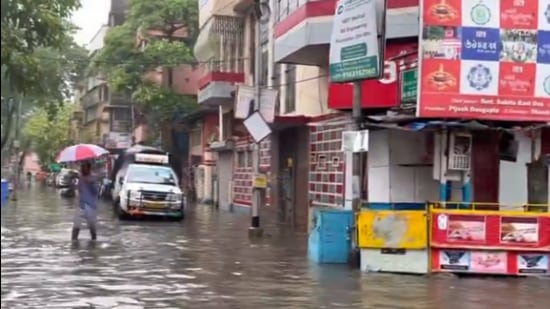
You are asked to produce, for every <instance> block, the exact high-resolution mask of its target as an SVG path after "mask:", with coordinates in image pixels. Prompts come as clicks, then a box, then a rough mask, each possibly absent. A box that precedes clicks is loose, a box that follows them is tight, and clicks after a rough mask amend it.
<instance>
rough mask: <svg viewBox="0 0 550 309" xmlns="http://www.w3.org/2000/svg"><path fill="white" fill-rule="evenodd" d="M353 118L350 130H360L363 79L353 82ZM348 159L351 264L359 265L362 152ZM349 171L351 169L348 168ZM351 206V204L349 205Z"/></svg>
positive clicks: (347, 183)
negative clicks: (351, 224) (358, 230)
mask: <svg viewBox="0 0 550 309" xmlns="http://www.w3.org/2000/svg"><path fill="white" fill-rule="evenodd" d="M352 104H353V105H352V112H351V114H352V118H353V121H352V123H351V125H350V126H349V130H350V131H358V130H359V129H360V126H361V120H362V114H361V81H355V82H353V102H352ZM346 158H347V159H351V162H350V163H351V170H352V173H351V177H348V178H347V179H346V186H350V188H348V190H347V191H348V194H350V193H351V200H352V201H351V209H352V212H353V228H352V229H351V235H350V236H351V246H352V247H351V251H350V257H349V261H348V262H349V264H350V265H352V266H355V267H358V266H359V250H358V248H357V224H356V220H355V219H356V216H357V215H358V212H359V210H360V209H361V193H360V188H359V191H358V192H354V191H355V190H354V187H355V185H356V184H357V185H359V184H360V183H361V153H351V154H348V155H347V156H346ZM348 171H349V170H348ZM348 198H349V197H348ZM348 207H349V206H348Z"/></svg>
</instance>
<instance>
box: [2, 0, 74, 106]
mask: <svg viewBox="0 0 550 309" xmlns="http://www.w3.org/2000/svg"><path fill="white" fill-rule="evenodd" d="M79 7H80V1H79V0H32V1H31V0H24V1H22V0H2V7H1V8H2V10H1V15H0V16H1V22H2V24H1V35H2V54H1V63H2V66H3V67H4V70H3V71H4V72H3V73H4V74H5V75H6V77H7V79H9V82H10V84H11V87H12V88H13V89H14V91H16V92H18V93H21V94H28V93H32V94H33V95H39V94H41V93H42V92H43V91H46V92H47V91H49V88H48V85H46V84H45V83H44V82H43V81H44V80H47V79H48V78H50V76H48V75H47V72H48V71H47V70H44V69H43V68H42V65H43V62H42V61H41V59H39V58H38V57H37V49H40V48H51V49H53V50H60V49H63V48H65V47H66V46H68V45H70V42H71V36H70V35H71V32H72V30H74V27H73V26H72V25H71V24H70V23H68V18H69V17H70V16H71V13H72V12H73V11H74V10H76V9H78V8H79Z"/></svg>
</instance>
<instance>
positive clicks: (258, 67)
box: [248, 0, 263, 237]
mask: <svg viewBox="0 0 550 309" xmlns="http://www.w3.org/2000/svg"><path fill="white" fill-rule="evenodd" d="M253 11H254V14H255V23H254V51H255V53H254V105H255V106H254V110H257V111H259V110H260V106H261V92H262V88H261V85H260V79H261V76H262V65H263V63H262V46H261V34H260V30H261V29H260V23H261V17H262V16H261V8H260V0H255V1H254V8H253ZM253 147H254V149H253V153H252V158H253V160H252V161H253V162H252V164H253V166H252V173H253V176H252V177H256V175H258V174H260V145H259V144H258V143H254V146H253ZM261 204H262V191H261V189H260V188H256V187H254V188H252V213H251V218H250V227H249V229H248V235H249V236H250V237H261V236H262V235H263V229H262V228H261V226H260V206H261Z"/></svg>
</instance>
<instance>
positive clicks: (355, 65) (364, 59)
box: [329, 0, 381, 82]
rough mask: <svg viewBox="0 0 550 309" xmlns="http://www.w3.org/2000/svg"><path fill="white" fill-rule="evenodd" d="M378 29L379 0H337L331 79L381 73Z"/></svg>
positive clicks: (336, 80) (331, 46)
mask: <svg viewBox="0 0 550 309" xmlns="http://www.w3.org/2000/svg"><path fill="white" fill-rule="evenodd" d="M380 9H381V8H380ZM379 30H380V29H378V23H377V0H340V1H338V3H337V4H336V11H335V13H334V19H333V27H332V36H331V40H330V60H329V61H330V63H329V71H330V80H331V81H332V82H350V81H356V80H362V79H372V78H378V77H379V76H380V46H379V41H378V34H379Z"/></svg>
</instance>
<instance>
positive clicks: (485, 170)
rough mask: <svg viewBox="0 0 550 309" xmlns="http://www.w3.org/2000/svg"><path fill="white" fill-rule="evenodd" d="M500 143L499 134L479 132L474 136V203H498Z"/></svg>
mask: <svg viewBox="0 0 550 309" xmlns="http://www.w3.org/2000/svg"><path fill="white" fill-rule="evenodd" d="M498 142H499V139H498V133H497V132H492V131H479V132H478V133H476V134H474V136H473V145H472V152H473V153H472V181H473V191H474V197H473V201H474V202H477V203H498V193H499V192H498V188H499V175H500V159H499V156H498V144H499V143H498ZM489 208H490V207H489Z"/></svg>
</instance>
